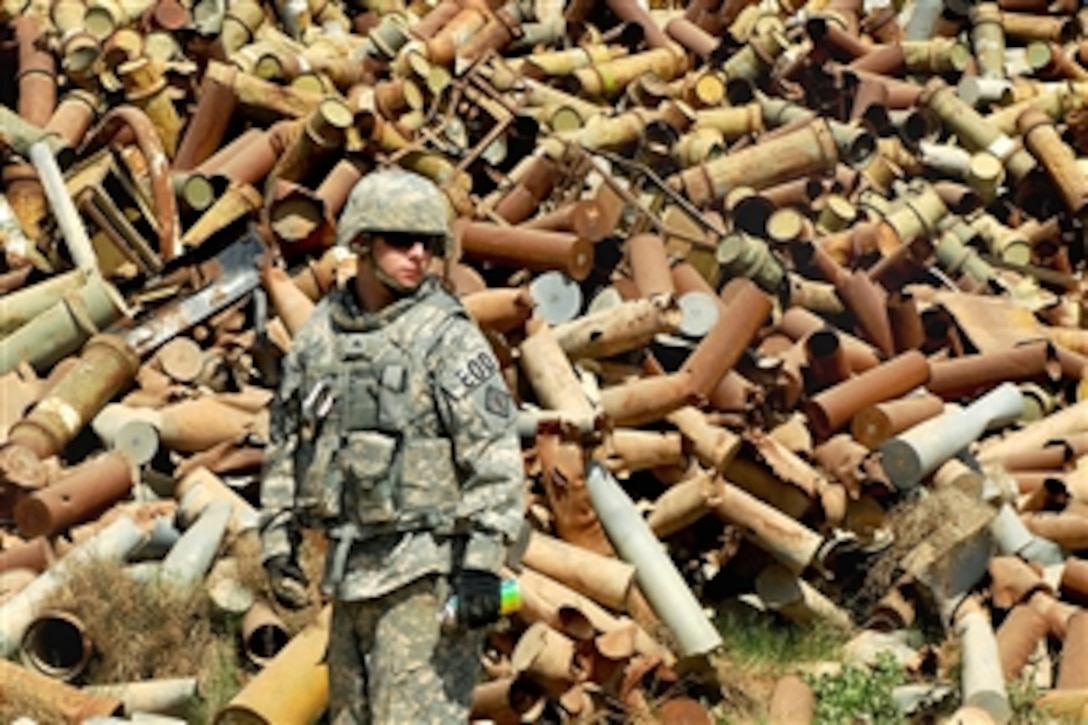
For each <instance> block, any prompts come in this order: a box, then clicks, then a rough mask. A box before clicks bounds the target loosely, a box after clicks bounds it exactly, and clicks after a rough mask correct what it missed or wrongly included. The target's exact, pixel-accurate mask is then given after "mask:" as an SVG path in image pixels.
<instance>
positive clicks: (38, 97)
mask: <svg viewBox="0 0 1088 725" xmlns="http://www.w3.org/2000/svg"><path fill="white" fill-rule="evenodd" d="M11 25H12V29H13V30H14V33H15V42H16V47H17V49H18V67H19V70H18V73H17V74H16V76H15V80H16V82H17V83H18V86H19V101H18V111H19V115H20V116H22V117H23V118H24V119H26V120H27V121H29V122H30V123H33V124H37V125H39V126H44V125H45V124H46V123H47V122H48V121H49V117H50V116H51V115H52V114H53V110H54V107H55V106H56V103H57V69H56V61H55V60H54V57H53V54H52V53H51V52H49V51H47V50H45V49H44V44H42V43H41V42H40V41H41V39H42V27H41V23H40V21H39V19H38V18H37V17H35V16H33V15H24V16H23V17H21V18H19V19H18V20H15V21H14V22H12V24H11Z"/></svg>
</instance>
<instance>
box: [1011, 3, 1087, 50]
mask: <svg viewBox="0 0 1088 725" xmlns="http://www.w3.org/2000/svg"><path fill="white" fill-rule="evenodd" d="M999 21H1000V23H1001V27H1002V29H1003V30H1004V32H1005V35H1006V36H1007V37H1008V38H1011V39H1013V40H1016V41H1018V42H1019V43H1020V44H1025V45H1026V44H1027V43H1030V42H1031V41H1036V40H1043V41H1049V42H1053V43H1058V44H1061V45H1065V44H1067V43H1071V42H1073V41H1074V40H1076V39H1077V36H1078V35H1079V34H1080V33H1081V32H1082V31H1081V30H1080V28H1079V27H1078V24H1077V21H1076V20H1074V19H1073V18H1071V17H1068V16H1063V15H1047V14H1046V13H1038V14H1036V13H1015V12H1008V11H1003V12H1001V13H1000V16H999Z"/></svg>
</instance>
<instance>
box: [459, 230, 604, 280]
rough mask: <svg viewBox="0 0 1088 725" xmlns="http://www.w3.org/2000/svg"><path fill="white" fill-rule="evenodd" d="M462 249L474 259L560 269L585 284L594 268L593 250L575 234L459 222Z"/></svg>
mask: <svg viewBox="0 0 1088 725" xmlns="http://www.w3.org/2000/svg"><path fill="white" fill-rule="evenodd" d="M452 231H453V234H454V237H455V238H456V239H457V244H458V248H459V249H460V250H461V252H462V253H463V254H464V255H465V256H467V257H470V258H476V259H487V260H491V261H493V262H495V263H497V264H505V265H509V266H514V267H525V268H527V269H530V270H534V271H545V270H551V269H556V270H560V271H562V272H564V273H565V274H567V275H568V276H569V277H571V278H572V279H575V280H583V279H585V278H586V276H587V275H588V274H589V272H590V270H591V269H592V267H593V246H592V245H591V244H590V243H589V242H588V241H586V240H583V239H579V238H578V237H577V236H575V235H573V234H565V233H561V232H545V231H539V230H536V229H523V228H518V227H500V226H498V225H495V224H490V223H487V222H474V221H470V220H468V219H458V220H456V221H455V222H454V223H453V230H452Z"/></svg>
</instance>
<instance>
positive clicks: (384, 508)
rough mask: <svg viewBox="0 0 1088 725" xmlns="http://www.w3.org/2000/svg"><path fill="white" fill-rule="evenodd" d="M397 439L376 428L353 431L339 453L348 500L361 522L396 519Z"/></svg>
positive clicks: (383, 521) (382, 521)
mask: <svg viewBox="0 0 1088 725" xmlns="http://www.w3.org/2000/svg"><path fill="white" fill-rule="evenodd" d="M396 453H397V439H396V438H394V437H392V436H387V435H385V434H383V433H378V432H376V431H352V432H350V433H347V434H346V435H345V437H344V447H343V449H342V450H341V451H340V453H339V461H340V469H341V471H342V472H343V476H344V483H345V489H344V491H345V500H346V502H347V505H348V508H349V510H348V511H346V512H345V513H348V514H349V515H350V514H354V517H355V519H356V521H357V523H359V524H376V523H386V522H389V521H392V520H393V519H395V518H396V515H397V507H396V501H395V500H394V491H393V486H394V481H395V480H396V476H394V475H391V470H390V469H391V468H392V467H393V463H394V460H395V458H396Z"/></svg>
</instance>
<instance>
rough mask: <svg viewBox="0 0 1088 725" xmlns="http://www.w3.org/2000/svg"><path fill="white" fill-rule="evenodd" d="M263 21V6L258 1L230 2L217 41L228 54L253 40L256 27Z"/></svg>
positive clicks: (241, 0) (242, 0)
mask: <svg viewBox="0 0 1088 725" xmlns="http://www.w3.org/2000/svg"><path fill="white" fill-rule="evenodd" d="M264 22H265V14H264V8H263V7H262V6H261V4H260V3H259V2H254V0H237V1H236V2H232V3H230V7H229V8H228V9H227V12H226V15H224V16H223V26H222V29H221V30H220V32H219V43H220V45H222V47H223V51H224V53H225V54H226V55H228V56H230V55H232V54H234V53H235V52H236V51H237V50H238V49H239V48H241V47H242V46H244V45H245V44H247V43H249V42H250V41H251V40H253V37H254V34H255V33H256V32H257V29H258V28H259V27H260V26H261V25H262V24H263V23H264Z"/></svg>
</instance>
